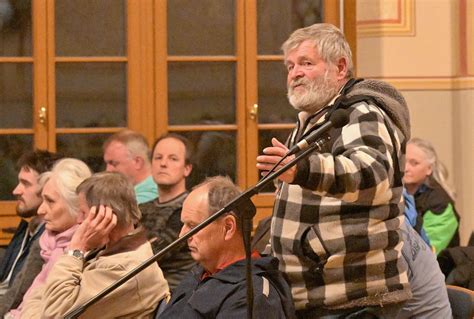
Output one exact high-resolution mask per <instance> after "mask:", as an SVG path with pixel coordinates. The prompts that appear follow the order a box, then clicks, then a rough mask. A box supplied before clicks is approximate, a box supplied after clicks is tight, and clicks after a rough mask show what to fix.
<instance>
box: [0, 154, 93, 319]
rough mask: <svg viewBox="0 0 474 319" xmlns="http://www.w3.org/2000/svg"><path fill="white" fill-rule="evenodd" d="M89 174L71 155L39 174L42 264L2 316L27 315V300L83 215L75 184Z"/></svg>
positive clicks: (34, 291) (49, 269)
mask: <svg viewBox="0 0 474 319" xmlns="http://www.w3.org/2000/svg"><path fill="white" fill-rule="evenodd" d="M91 175H92V173H91V171H90V169H89V167H88V166H87V165H86V164H85V163H84V162H82V161H80V160H78V159H73V158H65V159H62V160H60V161H58V162H57V163H56V164H55V165H54V166H53V168H52V170H51V171H50V172H45V173H43V174H41V176H40V178H39V182H40V184H42V185H44V187H43V191H42V193H41V196H42V198H43V203H42V204H41V206H40V207H39V208H38V215H39V216H40V217H42V219H43V221H44V223H45V231H44V233H43V234H42V235H41V237H40V239H39V244H40V247H41V258H42V259H43V260H44V264H43V267H42V269H41V271H40V273H39V274H38V275H37V276H36V277H35V279H34V281H33V283H32V284H31V286H30V288H29V289H28V291H27V292H26V293H25V295H24V296H23V301H22V303H21V304H20V306H19V307H18V308H17V309H12V310H10V312H8V313H7V314H6V315H5V317H6V318H20V317H25V318H28V316H24V312H25V311H27V308H28V303H29V302H30V300H32V299H34V298H36V297H35V296H37V294H38V293H39V291H40V290H41V286H42V285H44V283H45V282H46V279H47V278H48V276H49V273H50V271H51V269H52V268H53V266H54V264H55V263H56V261H57V259H58V258H59V256H61V255H63V254H64V249H66V247H67V246H68V245H69V242H70V241H71V238H72V236H73V234H74V232H75V231H76V229H77V228H78V227H79V223H80V222H81V221H82V220H83V219H84V216H83V214H81V213H79V198H78V196H77V194H76V188H77V186H78V185H79V184H80V183H81V182H82V181H84V180H85V179H86V178H88V177H90V176H91Z"/></svg>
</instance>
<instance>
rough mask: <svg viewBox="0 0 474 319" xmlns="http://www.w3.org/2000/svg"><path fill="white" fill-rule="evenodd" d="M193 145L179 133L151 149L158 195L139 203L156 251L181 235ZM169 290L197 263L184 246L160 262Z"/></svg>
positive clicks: (163, 139)
mask: <svg viewBox="0 0 474 319" xmlns="http://www.w3.org/2000/svg"><path fill="white" fill-rule="evenodd" d="M191 155H192V152H191V146H190V144H189V142H188V140H187V139H186V138H185V137H183V136H181V135H178V134H173V133H172V134H166V135H163V136H161V137H159V138H158V139H157V140H156V141H155V143H154V146H153V149H152V158H151V171H152V176H153V179H154V181H155V182H156V184H157V185H158V190H159V194H160V195H159V196H158V198H156V199H155V200H152V201H149V202H147V203H143V204H141V205H140V210H141V211H142V214H143V217H142V220H141V223H142V224H143V226H144V227H145V228H146V229H147V231H148V236H149V239H150V240H151V241H152V247H153V251H154V252H155V253H157V252H158V251H160V250H161V249H163V248H164V247H166V246H167V245H168V244H170V243H171V242H173V241H175V240H176V239H177V238H178V235H179V232H180V230H181V226H182V223H181V221H180V214H181V208H182V207H183V201H184V199H185V198H186V196H188V191H187V190H186V177H188V176H189V174H191V171H192V168H193V167H192V163H191ZM158 264H159V265H160V267H161V269H162V270H163V273H164V275H165V278H166V280H167V281H168V284H169V286H170V289H171V290H172V289H174V288H175V287H176V286H177V285H178V284H179V282H180V281H181V279H182V278H183V277H184V276H185V275H186V273H187V272H188V271H189V270H190V269H191V268H192V266H193V265H194V261H193V259H192V258H191V255H190V254H189V250H188V249H187V247H186V246H185V245H183V246H181V248H179V249H178V250H177V251H174V252H172V253H169V254H167V255H165V256H164V257H163V258H162V259H160V260H159V261H158Z"/></svg>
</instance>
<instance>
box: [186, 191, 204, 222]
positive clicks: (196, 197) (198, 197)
mask: <svg viewBox="0 0 474 319" xmlns="http://www.w3.org/2000/svg"><path fill="white" fill-rule="evenodd" d="M183 212H185V213H186V214H188V215H194V216H196V217H197V216H198V215H199V216H204V217H206V216H208V215H209V213H208V212H209V205H208V195H207V190H206V189H205V187H200V188H198V189H195V190H193V191H192V192H191V193H190V194H189V195H188V197H187V198H186V199H185V201H184V203H183Z"/></svg>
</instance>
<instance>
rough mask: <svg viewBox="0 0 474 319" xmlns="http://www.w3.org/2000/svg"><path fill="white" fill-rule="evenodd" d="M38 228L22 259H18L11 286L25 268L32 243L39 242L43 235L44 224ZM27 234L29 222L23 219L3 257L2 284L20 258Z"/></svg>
mask: <svg viewBox="0 0 474 319" xmlns="http://www.w3.org/2000/svg"><path fill="white" fill-rule="evenodd" d="M38 227H39V228H38V230H37V231H36V232H35V234H34V235H33V236H31V237H30V238H29V239H28V240H27V242H26V245H25V248H24V250H23V252H22V254H21V255H20V258H19V259H18V262H17V263H16V265H15V269H14V270H13V273H12V276H11V278H10V286H11V284H12V282H13V281H14V280H15V276H16V275H17V274H18V272H19V271H20V270H21V268H22V267H23V264H24V262H25V260H26V257H27V256H28V254H29V252H30V247H31V245H32V243H33V242H34V241H35V240H38V238H39V237H40V236H41V234H42V233H43V231H44V224H43V225H41V226H38ZM27 232H28V222H27V221H25V220H23V219H22V220H21V222H20V224H19V225H18V228H17V230H16V232H15V235H13V238H12V240H11V241H10V244H9V245H8V247H7V250H6V251H5V255H4V256H3V259H2V260H1V261H0V282H3V281H4V280H5V279H6V277H7V276H8V273H9V272H10V269H11V267H12V266H13V263H14V262H15V259H16V257H17V256H18V254H19V252H20V249H21V245H22V242H23V238H24V237H25V234H26V233H27Z"/></svg>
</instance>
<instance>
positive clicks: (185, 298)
mask: <svg viewBox="0 0 474 319" xmlns="http://www.w3.org/2000/svg"><path fill="white" fill-rule="evenodd" d="M252 266H253V267H252V274H253V276H252V279H253V287H254V318H256V319H257V318H272V319H274V318H275V319H276V318H295V314H294V307H293V301H292V299H291V293H290V288H289V286H288V284H287V282H286V281H285V280H284V279H283V276H282V274H281V273H280V272H279V271H278V261H277V259H275V258H273V257H261V258H259V259H254V260H252ZM203 271H204V270H203V268H202V267H201V266H199V265H198V266H195V267H194V268H193V269H192V271H191V273H190V274H189V275H188V276H187V277H185V278H184V279H183V281H182V282H181V284H180V285H179V286H178V287H177V288H176V290H175V291H174V292H173V293H172V298H171V300H170V302H169V303H168V305H167V306H166V308H165V310H164V312H163V313H162V314H161V315H159V318H180V319H181V318H187V319H188V318H226V319H227V318H239V319H241V318H246V317H247V299H246V298H247V297H246V281H245V260H241V261H238V262H236V263H234V264H232V265H230V266H228V267H226V268H224V269H223V270H221V271H219V272H217V273H216V274H214V275H212V276H209V277H207V278H205V279H204V280H202V281H201V276H202V273H203Z"/></svg>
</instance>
